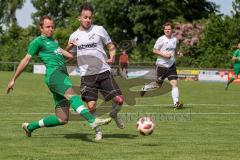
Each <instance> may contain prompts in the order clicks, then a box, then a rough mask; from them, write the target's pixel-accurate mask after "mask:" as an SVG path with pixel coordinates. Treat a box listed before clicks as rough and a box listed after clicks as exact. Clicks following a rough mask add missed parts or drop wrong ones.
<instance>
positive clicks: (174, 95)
mask: <svg viewBox="0 0 240 160" xmlns="http://www.w3.org/2000/svg"><path fill="white" fill-rule="evenodd" d="M178 98H179V91H178V87H172V99H173V104H176V103H177V102H178Z"/></svg>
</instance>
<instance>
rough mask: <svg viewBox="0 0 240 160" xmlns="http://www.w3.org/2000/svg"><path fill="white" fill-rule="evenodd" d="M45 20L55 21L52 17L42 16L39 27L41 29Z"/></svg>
mask: <svg viewBox="0 0 240 160" xmlns="http://www.w3.org/2000/svg"><path fill="white" fill-rule="evenodd" d="M45 19H48V20H50V21H53V19H52V17H50V16H47V15H45V16H42V17H41V18H40V21H39V26H40V27H42V26H43V22H44V20H45Z"/></svg>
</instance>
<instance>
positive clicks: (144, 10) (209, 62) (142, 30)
mask: <svg viewBox="0 0 240 160" xmlns="http://www.w3.org/2000/svg"><path fill="white" fill-rule="evenodd" d="M0 2H1V3H0V23H1V26H0V61H6V62H7V61H12V62H16V61H19V60H20V59H21V58H22V57H23V56H24V55H25V54H26V51H27V46H28V43H29V41H31V40H32V39H33V38H34V37H36V36H38V35H39V31H38V21H39V17H41V16H43V15H49V16H51V17H53V18H54V19H55V21H56V24H55V25H56V30H55V34H54V37H55V38H56V39H58V41H59V43H60V45H61V46H62V47H63V48H64V47H65V46H66V44H67V41H68V38H69V36H70V34H71V33H72V32H73V31H75V30H76V29H77V28H78V27H79V22H78V20H77V16H78V15H79V7H80V5H81V4H82V3H84V2H85V1H84V0H68V1H65V0H31V2H32V4H33V6H34V7H35V8H36V10H37V11H36V12H35V13H33V15H32V18H33V21H34V22H33V24H32V25H31V26H29V27H28V28H21V27H20V26H19V25H18V23H17V20H16V10H17V9H19V8H21V7H23V4H24V3H25V0H8V1H7V0H0ZM88 2H89V1H88ZM90 2H91V3H92V4H93V6H94V9H95V15H94V24H97V25H102V26H104V27H105V28H106V30H107V31H108V32H109V34H110V36H111V38H112V40H113V41H114V42H115V44H116V46H117V49H118V53H119V52H120V51H121V50H122V49H127V52H128V53H129V57H130V60H131V62H138V63H141V62H154V61H155V59H156V57H155V56H154V55H153V54H152V48H153V45H154V43H155V41H156V40H157V38H158V37H159V36H160V35H162V34H163V30H162V26H163V24H164V23H165V22H172V23H174V24H175V26H176V30H175V31H176V33H175V34H176V36H178V37H179V42H180V49H181V51H182V52H183V53H184V56H183V57H181V58H178V59H177V63H178V66H181V67H197V68H229V67H230V66H231V63H230V58H231V55H232V52H233V50H234V49H236V44H237V43H238V42H239V41H240V39H239V35H240V25H239V24H240V10H239V9H240V0H235V1H234V2H233V4H232V5H233V11H232V16H226V15H221V14H220V13H219V6H217V5H216V4H215V3H213V2H209V1H207V0H184V1H179V0H164V1H161V0H121V1H119V0H104V1H102V0H91V1H90ZM33 61H34V62H38V60H37V59H36V58H35V59H34V60H33ZM7 69H9V68H5V70H7Z"/></svg>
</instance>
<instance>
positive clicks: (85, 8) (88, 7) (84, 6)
mask: <svg viewBox="0 0 240 160" xmlns="http://www.w3.org/2000/svg"><path fill="white" fill-rule="evenodd" d="M83 10H89V11H91V12H92V13H93V12H94V9H93V6H92V5H91V3H88V2H87V3H84V4H83V5H81V7H80V9H79V15H81V14H82V11H83Z"/></svg>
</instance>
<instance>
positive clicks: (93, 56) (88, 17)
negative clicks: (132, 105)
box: [66, 3, 124, 140]
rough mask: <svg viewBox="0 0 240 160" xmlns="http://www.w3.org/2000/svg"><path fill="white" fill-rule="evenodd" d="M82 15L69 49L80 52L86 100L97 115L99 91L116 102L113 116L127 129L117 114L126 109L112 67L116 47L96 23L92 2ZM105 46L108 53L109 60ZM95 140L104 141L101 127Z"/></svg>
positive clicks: (82, 91)
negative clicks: (93, 19)
mask: <svg viewBox="0 0 240 160" xmlns="http://www.w3.org/2000/svg"><path fill="white" fill-rule="evenodd" d="M79 14H80V15H79V17H78V20H79V22H80V27H79V28H78V29H77V30H76V31H75V32H73V33H72V34H71V36H70V38H69V43H68V46H67V48H66V50H68V51H70V50H71V49H73V48H74V47H75V49H77V61H78V67H79V68H80V76H81V86H80V90H81V94H82V99H83V100H84V101H85V102H87V105H88V108H89V110H90V111H91V113H93V114H94V112H95V111H96V101H97V99H98V91H100V92H101V94H102V95H103V97H104V98H105V100H106V101H109V100H113V101H112V110H111V111H110V117H112V118H113V119H114V120H115V122H116V124H117V126H118V127H119V128H121V129H123V128H124V123H123V120H122V119H121V118H120V117H119V116H118V114H117V113H118V112H119V111H120V110H121V108H122V104H123V101H124V98H123V95H122V92H121V90H120V89H119V87H118V85H117V83H116V82H115V80H114V78H113V76H112V74H111V67H110V66H109V64H112V63H114V60H115V53H116V48H115V46H114V44H113V43H112V41H111V39H110V37H109V35H108V33H107V31H106V30H105V29H104V28H103V27H102V26H98V25H93V24H92V18H93V7H92V6H91V4H90V3H85V4H83V5H82V6H81V7H80V12H79ZM72 42H74V44H73V43H72ZM104 47H106V49H107V50H108V53H109V58H108V56H107V54H106V52H105V50H104ZM95 139H96V140H101V139H102V132H101V131H100V128H98V127H97V128H96V138H95Z"/></svg>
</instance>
